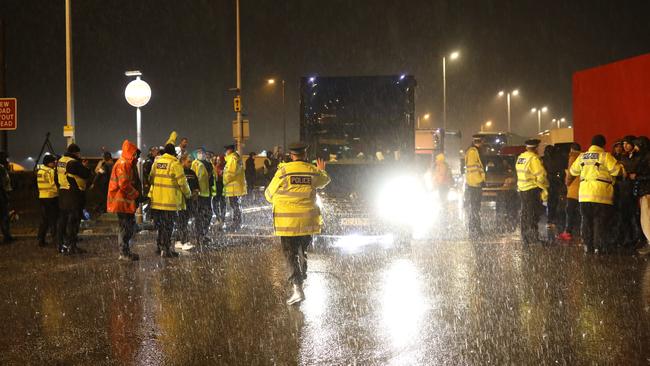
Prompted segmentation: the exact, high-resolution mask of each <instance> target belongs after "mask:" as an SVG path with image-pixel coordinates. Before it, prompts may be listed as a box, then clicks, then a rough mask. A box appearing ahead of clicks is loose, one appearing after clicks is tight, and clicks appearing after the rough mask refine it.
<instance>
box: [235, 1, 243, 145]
mask: <svg viewBox="0 0 650 366" xmlns="http://www.w3.org/2000/svg"><path fill="white" fill-rule="evenodd" d="M235 17H236V20H235V24H236V27H237V30H236V38H237V47H236V48H237V56H236V62H237V72H236V74H237V98H238V100H241V37H240V33H239V0H235ZM241 117H242V115H241V107H240V108H238V110H237V153H238V154H239V155H241V154H242V152H243V147H244V124H243V123H242V118H241Z"/></svg>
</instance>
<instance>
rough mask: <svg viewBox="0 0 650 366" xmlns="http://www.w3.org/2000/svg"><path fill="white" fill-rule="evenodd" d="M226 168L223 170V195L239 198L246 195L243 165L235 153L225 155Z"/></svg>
mask: <svg viewBox="0 0 650 366" xmlns="http://www.w3.org/2000/svg"><path fill="white" fill-rule="evenodd" d="M225 160H226V166H225V167H224V168H223V195H224V196H226V197H239V196H245V195H246V176H245V175H244V163H243V162H242V161H241V157H240V156H239V154H237V153H236V152H231V153H230V154H228V155H226V159H225Z"/></svg>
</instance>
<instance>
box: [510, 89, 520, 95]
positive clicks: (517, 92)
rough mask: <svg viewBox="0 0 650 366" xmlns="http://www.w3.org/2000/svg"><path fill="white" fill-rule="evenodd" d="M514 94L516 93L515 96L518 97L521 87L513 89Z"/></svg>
mask: <svg viewBox="0 0 650 366" xmlns="http://www.w3.org/2000/svg"><path fill="white" fill-rule="evenodd" d="M512 95H514V96H515V97H516V96H517V95H519V89H515V90H513V91H512Z"/></svg>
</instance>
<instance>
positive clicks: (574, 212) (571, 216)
mask: <svg viewBox="0 0 650 366" xmlns="http://www.w3.org/2000/svg"><path fill="white" fill-rule="evenodd" d="M565 214H566V219H565V225H564V232H566V233H569V234H572V233H573V232H574V231H575V229H576V227H577V226H578V222H579V221H580V211H579V205H578V200H574V199H573V198H567V200H566V210H565Z"/></svg>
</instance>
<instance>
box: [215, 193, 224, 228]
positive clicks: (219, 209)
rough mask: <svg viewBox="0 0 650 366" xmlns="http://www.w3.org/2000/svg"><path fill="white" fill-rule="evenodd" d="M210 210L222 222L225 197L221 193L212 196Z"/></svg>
mask: <svg viewBox="0 0 650 366" xmlns="http://www.w3.org/2000/svg"><path fill="white" fill-rule="evenodd" d="M212 210H213V211H214V214H215V215H217V218H218V219H219V220H221V222H222V223H223V222H224V221H226V197H225V196H223V195H219V196H214V197H212Z"/></svg>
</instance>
